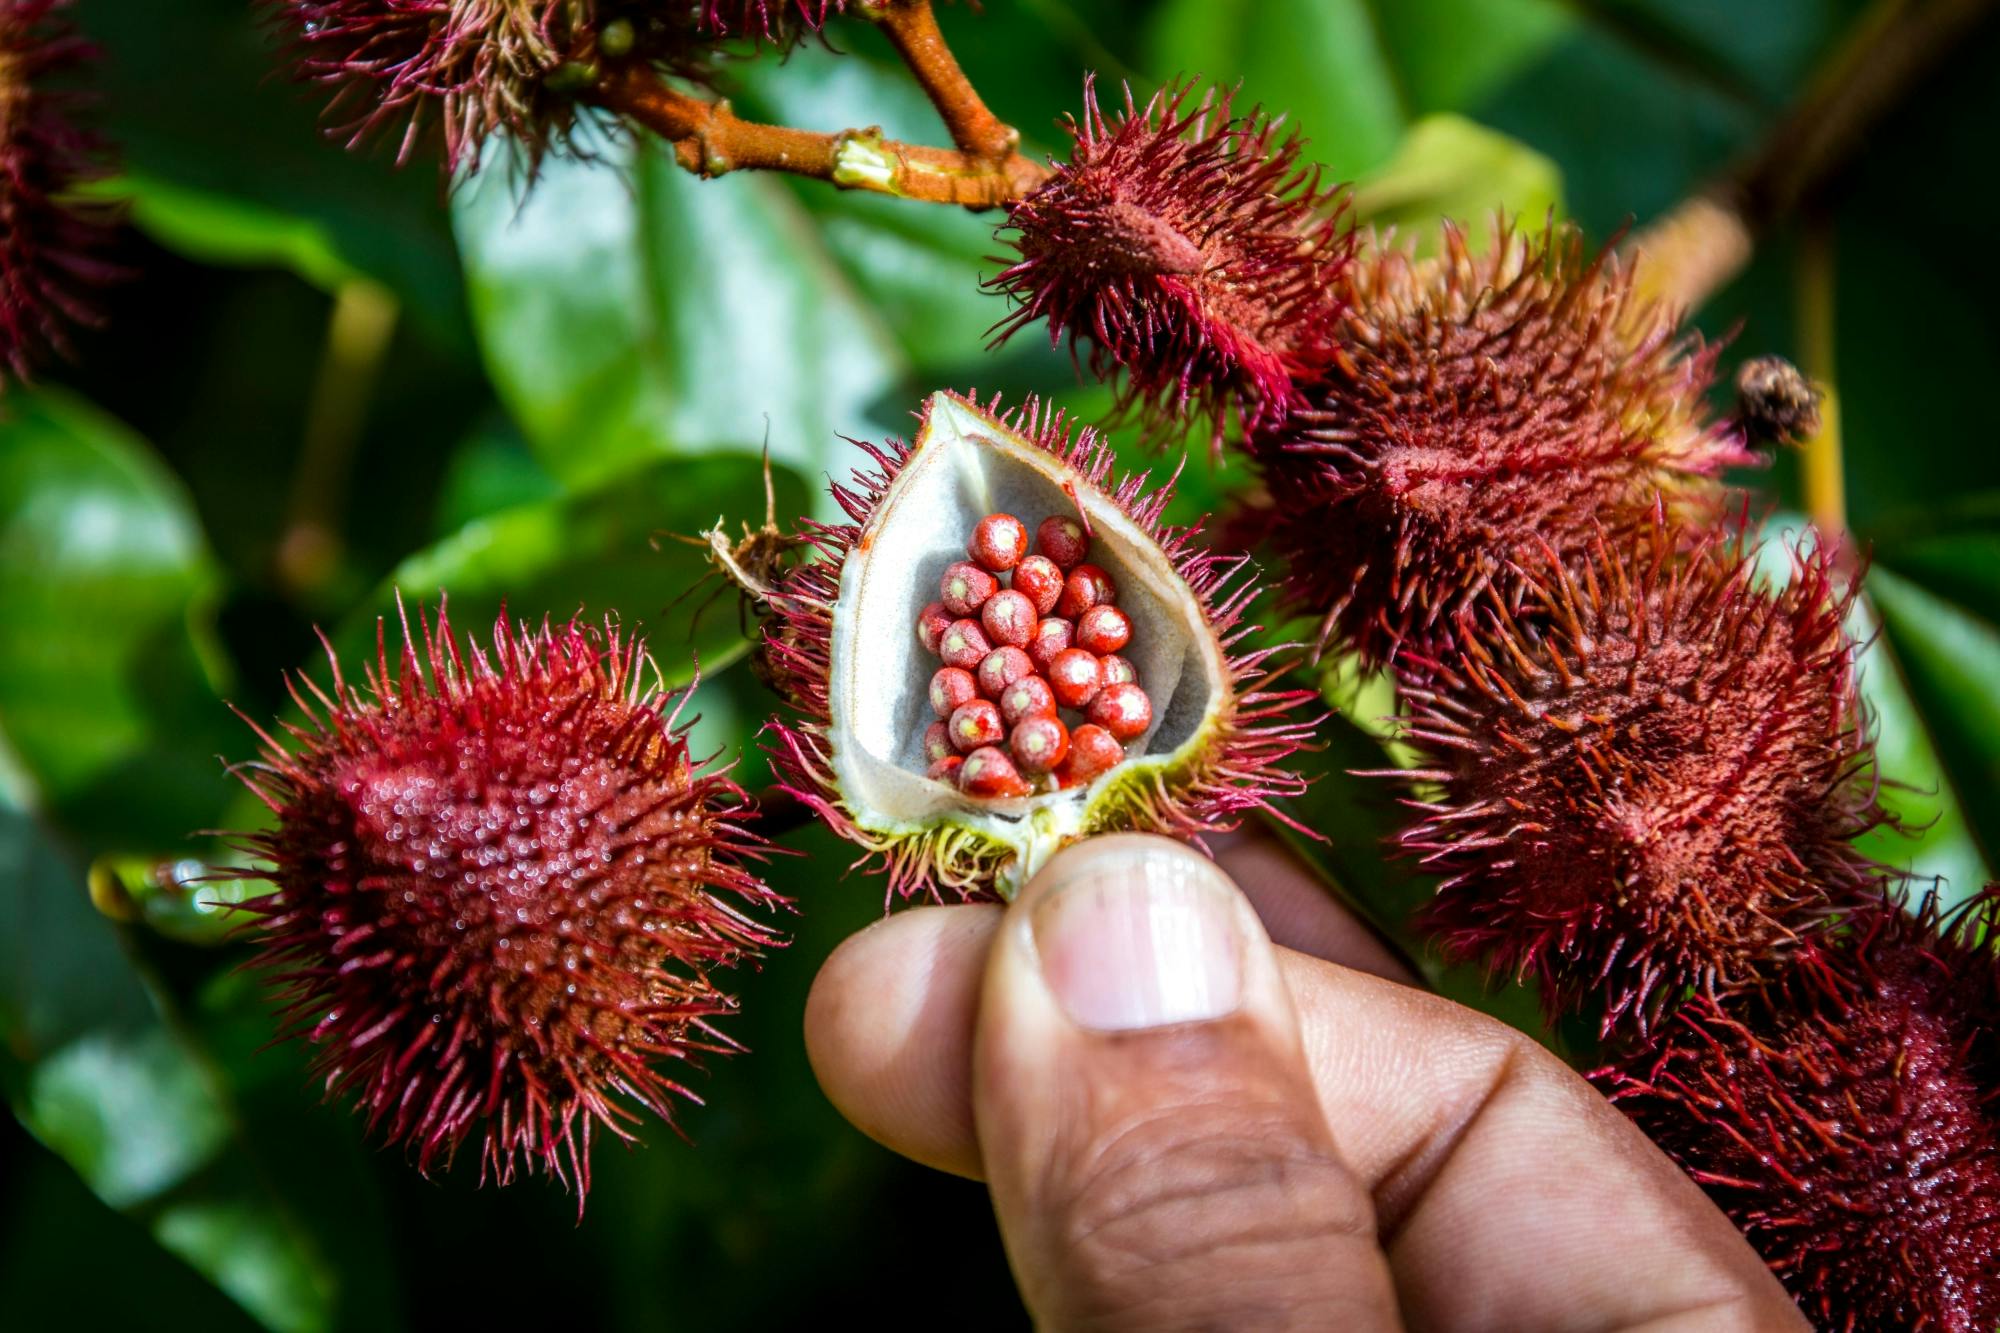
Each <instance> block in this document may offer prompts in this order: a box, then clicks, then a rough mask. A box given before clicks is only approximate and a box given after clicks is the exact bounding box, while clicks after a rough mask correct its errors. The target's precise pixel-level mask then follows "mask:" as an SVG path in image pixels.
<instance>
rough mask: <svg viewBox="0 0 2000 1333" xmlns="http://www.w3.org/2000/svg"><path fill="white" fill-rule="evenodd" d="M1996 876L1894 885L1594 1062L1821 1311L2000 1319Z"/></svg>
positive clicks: (1801, 1297) (1853, 1322)
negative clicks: (1915, 894) (1756, 972)
mask: <svg viewBox="0 0 2000 1333" xmlns="http://www.w3.org/2000/svg"><path fill="white" fill-rule="evenodd" d="M1995 893H1996V890H1995V888H1994V887H1993V886H1989V887H1988V888H1987V890H1986V892H1985V893H1984V894H1983V895H1979V896H1977V897H1975V898H1973V899H1972V900H1970V901H1968V902H1967V903H1965V904H1963V905H1961V906H1960V907H1959V908H1958V909H1956V910H1955V911H1952V912H1945V911H1943V910H1942V909H1941V908H1940V906H1939V904H1938V902H1937V900H1936V899H1935V897H1929V898H1926V899H1925V900H1924V901H1923V902H1922V903H1921V904H1920V905H1919V907H1918V910H1917V911H1916V912H1915V913H1914V914H1909V913H1905V912H1903V911H1902V910H1900V908H1899V905H1898V904H1897V903H1896V902H1895V901H1892V900H1883V901H1879V902H1877V903H1875V904H1873V905H1871V906H1869V907H1868V908H1866V909H1865V910H1863V911H1861V912H1859V913H1857V914H1856V916H1855V918H1854V919H1853V920H1852V921H1850V922H1849V923H1848V924H1847V926H1846V927H1845V929H1844V930H1843V931H1842V932H1841V933H1840V935H1838V936H1837V937H1832V938H1827V939H1823V940H1821V941H1820V942H1818V943H1817V944H1816V945H1815V946H1814V947H1812V948H1810V949H1808V950H1806V951H1804V952H1802V953H1801V954H1800V955H1799V956H1798V957H1797V958H1796V959H1795V960H1794V961H1793V962H1792V964H1791V965H1790V966H1789V967H1788V968H1786V969H1785V970H1784V972H1783V973H1781V974H1780V975H1779V976H1778V977H1777V978H1775V979H1773V981H1772V982H1771V983H1770V984H1768V985H1767V986H1765V987H1763V988H1762V989H1760V990H1759V991H1757V992H1756V993H1754V994H1748V995H1742V996H1737V997H1733V998H1731V999H1729V1000H1728V1001H1726V1002H1723V1001H1718V1000H1715V999H1711V998H1708V997H1703V998H1701V999H1698V1000H1697V1001H1696V1002H1695V1003H1693V1004H1690V1005H1689V1006H1687V1007H1686V1008H1685V1009H1683V1010H1682V1011H1681V1012H1680V1013H1679V1014H1678V1015H1677V1016H1676V1018H1675V1020H1674V1022H1673V1023H1672V1024H1671V1025H1669V1026H1668V1027H1667V1028H1666V1029H1665V1030H1664V1031H1662V1033H1661V1034H1660V1038H1659V1040H1658V1041H1657V1042H1656V1043H1655V1044H1654V1045H1652V1046H1650V1047H1648V1048H1645V1049H1642V1050H1641V1051H1639V1052H1637V1053H1636V1054H1634V1055H1633V1056H1631V1057H1630V1058H1628V1059H1627V1060H1625V1061H1624V1062H1623V1063H1622V1064H1620V1065H1619V1066H1616V1067H1613V1068H1609V1069H1604V1070H1600V1071H1598V1072H1597V1074H1596V1075H1594V1077H1595V1078H1596V1079H1597V1081H1598V1082H1599V1083H1600V1084H1601V1085H1602V1086H1603V1087H1604V1088H1605V1089H1606V1091H1607V1092H1609V1093H1610V1095H1611V1097H1612V1099H1613V1100H1614V1101H1617V1102H1618V1103H1619V1104H1620V1105H1621V1106H1622V1107H1623V1108H1624V1109H1625V1111H1626V1112H1627V1113H1628V1114H1630V1115H1631V1116H1632V1118H1633V1119H1634V1120H1636V1121H1637V1122H1638V1123H1639V1125H1640V1127H1641V1128H1643V1129H1644V1130H1645V1131H1646V1132H1647V1133H1648V1134H1649V1135H1650V1136H1651V1137H1652V1139H1653V1141H1654V1142H1655V1143H1657V1144H1659V1145H1660V1147H1661V1148H1663V1149H1665V1150H1666V1152H1667V1153H1668V1154H1669V1155H1670V1156H1672V1157H1673V1158H1674V1159H1675V1160H1676V1161H1678V1162H1679V1163H1680V1164H1681V1166H1682V1167H1683V1168H1684V1169H1685V1170H1686V1171H1687V1172H1688V1174H1689V1175H1691V1176H1693V1177H1694V1178H1695V1179H1696V1180H1697V1181H1699V1182H1700V1183H1701V1184H1702V1185H1703V1186H1705V1187H1706V1188H1707V1190H1708V1192H1709V1194H1710V1195H1711V1196H1712V1197H1713V1198H1714V1199H1715V1201H1716V1202H1717V1203H1718V1204H1719V1205H1721V1207H1722V1208H1723V1210H1724V1211H1725V1212H1727V1213H1728V1214H1729V1215H1730V1217H1731V1218H1732V1219H1733V1220H1734V1221H1735V1222H1736V1224H1737V1225H1738V1226H1740V1227H1741V1228H1742V1229H1743V1231H1744V1234H1745V1235H1746V1236H1748V1237H1749V1239H1750V1242H1751V1243H1752V1244H1753V1245H1755V1246H1756V1247H1757V1249H1758V1250H1759V1251H1760V1252H1761V1253H1762V1254H1763V1256H1764V1258H1765V1259H1766V1260H1767V1261H1768V1262H1769V1263H1770V1265H1771V1267H1772V1269H1773V1271H1775V1272H1776V1273H1777V1274H1778V1276H1779V1277H1780V1278H1781V1279H1783V1280H1784V1282H1785V1285H1786V1286H1787V1287H1789V1288H1790V1289H1791V1291H1792V1293H1793V1295H1794V1296H1796V1297H1797V1298H1798V1301H1799V1305H1800V1307H1801V1308H1802V1309H1803V1310H1804V1311H1805V1313H1806V1314H1807V1316H1808V1317H1810V1318H1811V1319H1812V1320H1813V1321H1814V1322H1815V1323H1816V1324H1817V1325H1818V1326H1819V1327H1821V1328H1827V1329H1851V1330H1857V1331H1860V1330H1867V1331H1868V1333H1876V1331H1878V1330H1879V1331H1880V1333H1890V1331H1891V1330H1896V1331H1898V1333H1900V1331H1902V1330H1911V1329H1926V1330H1936V1331H1938V1333H1944V1331H1945V1330H1962V1331H1963V1333H1975V1331H1983V1330H1988V1329H1992V1328H1994V1327H1996V1325H2000V1043H1996V1039H1995V1030H1994V1026H1993V1016H1994V1014H1995V1012H1996V1005H2000V964H1997V963H1996V961H1995V957H1994V952H1993V932H1994V929H1995V927H1996V924H2000V922H1996V916H1995V912H1996V906H2000V899H1996V896H1995Z"/></svg>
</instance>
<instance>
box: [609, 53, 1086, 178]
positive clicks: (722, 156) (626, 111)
mask: <svg viewBox="0 0 2000 1333" xmlns="http://www.w3.org/2000/svg"><path fill="white" fill-rule="evenodd" d="M954 67H955V65H954ZM594 96H595V99H596V100H597V101H598V102H599V103H600V104H602V105H603V106H605V107H607V108H609V109H611V110H613V111H616V112H619V113H620V114H622V115H625V116H628V117H630V118H631V119H632V120H634V121H636V122H638V123H639V124H641V125H644V126H645V127H646V128H647V129H650V130H652V131H653V132H654V133H655V134H658V135H659V136H660V137H661V138H663V139H666V140H667V141H669V142H670V143H672V144H673V145H674V157H675V160H676V161H678V162H679V163H680V164H681V166H683V167H685V168H686V169H687V170H689V171H692V172H694V173H696V174H697V175H701V176H720V175H722V174H723V173H724V172H729V171H782V172H786V173H788V174H790V175H794V176H805V177H809V178H811V179H813V180H823V181H829V182H831V183H832V184H834V185H837V186H840V187H841V188H843V189H850V190H870V191H873V192H875V193H877V194H888V195H894V196H896V197H898V198H902V199H917V200H922V201H924V202H926V203H934V204H958V205H960V206H962V207H966V208H975V209H977V208H996V207H999V206H1000V205H1002V204H1006V203H1008V202H1011V201H1012V200H1015V199H1018V198H1020V197H1021V196H1022V195H1024V194H1026V193H1027V192H1028V191H1030V190H1032V189H1034V188H1035V186H1037V185H1039V184H1040V183H1041V182H1042V180H1043V179H1044V178H1045V177H1046V176H1047V174H1048V171H1047V168H1045V167H1042V166H1040V165H1038V164H1037V163H1035V162H1032V161H1030V160H1029V159H1028V158H1026V157H1023V156H1022V155H1021V154H1020V153H1018V152H1013V151H1011V150H1010V151H1009V152H1008V153H1007V154H1006V155H1005V156H1004V157H1001V158H999V159H992V158H985V157H981V156H978V155H976V154H974V153H971V152H967V151H965V150H962V149H960V150H954V149H949V148H930V147H925V146H922V145H919V144H906V143H900V142H898V141H896V140H894V139H889V138H885V137H883V135H882V132H881V131H880V130H879V129H872V128H871V129H862V130H841V131H839V132H837V133H832V134H827V133H821V132H819V131H815V130H802V129H795V128H793V127H791V126H789V125H765V124H761V123H759V122H757V121H752V120H744V119H743V118H742V117H740V116H738V115H737V114H736V113H735V111H733V110H732V109H731V108H730V105H729V103H728V102H727V101H722V100H718V101H708V100H706V99H704V98H700V97H694V96H690V95H689V94H687V93H683V92H680V91H678V90H676V89H675V88H673V87H671V86H669V85H668V84H667V83H666V81H665V80H664V79H662V78H661V76H660V75H659V74H658V73H656V72H655V71H653V70H652V69H650V68H648V67H646V66H645V65H643V64H640V63H636V62H635V63H629V64H623V65H617V66H613V67H611V68H609V69H607V70H606V71H605V73H604V75H603V77H602V78H601V79H599V81H598V83H597V86H596V88H595V89H594Z"/></svg>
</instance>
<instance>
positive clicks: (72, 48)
mask: <svg viewBox="0 0 2000 1333" xmlns="http://www.w3.org/2000/svg"><path fill="white" fill-rule="evenodd" d="M68 7H69V0H0V367H3V368H5V369H8V370H11V371H12V372H13V374H14V375H16V376H18V377H25V376H26V375H27V374H28V372H29V371H30V370H31V369H32V368H33V366H34V364H35V363H36V362H37V361H38V360H39V359H40V358H41V357H42V356H43V355H45V354H46V353H49V352H57V353H62V352H66V351H67V350H68V334H69V331H70V329H72V328H74V327H76V326H78V325H91V324H94V323H96V322H97V320H96V316H95V314H94V312H93V311H92V309H91V305H90V292H91V289H92V288H94V287H98V286H101V285H102V284H104V283H106V282H108V281H110V280H112V279H113V278H116V277H117V276H119V273H120V270H119V269H118V268H117V266H116V265H113V264H110V263H107V262H105V260H104V259H102V258H101V257H100V256H101V253H102V251H103V249H104V247H105V243H106V241H107V239H108V237H109V227H108V222H107V218H106V216H105V215H104V214H103V213H102V212H101V211H98V210H93V209H92V208H90V207H89V206H87V205H84V204H81V203H79V202H78V201H77V200H76V198H75V197H74V194H73V192H74V190H75V188H76V187H77V186H78V185H80V184H82V183H84V182H85V181H89V180H92V179H95V178H96V177H98V176H101V175H102V174H103V173H104V165H103V148H102V145H101V144H100V143H99V142H98V140H97V139H96V138H95V137H94V136H92V135H91V134H89V133H88V132H86V131H85V130H83V129H81V128H79V127H78V125H77V124H76V122H75V120H74V119H73V113H74V112H75V111H76V109H77V102H78V100H79V99H78V95H77V94H76V93H75V92H74V91H73V90H71V89H68V88H64V87H62V86H61V81H62V80H63V79H65V78H66V77H68V76H69V75H71V74H73V73H74V72H75V70H76V69H77V67H78V66H79V65H80V64H82V63H83V62H84V61H85V60H87V59H89V57H90V56H91V54H92V51H91V47H90V45H89V44H88V43H87V42H85V41H84V40H83V39H82V38H80V37H78V36H77V35H76V33H75V32H73V31H72V30H71V29H70V28H69V27H68V25H66V24H65V23H63V22H62V21H61V19H60V18H59V17H58V14H59V12H60V11H62V10H64V9H67V8H68ZM0 387H4V381H0Z"/></svg>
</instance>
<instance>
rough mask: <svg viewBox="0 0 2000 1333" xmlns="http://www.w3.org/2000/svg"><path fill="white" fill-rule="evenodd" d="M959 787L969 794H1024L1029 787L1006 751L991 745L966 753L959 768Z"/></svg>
mask: <svg viewBox="0 0 2000 1333" xmlns="http://www.w3.org/2000/svg"><path fill="white" fill-rule="evenodd" d="M958 789H959V790H960V791H962V792H964V793H965V794H966V795H968V796H1026V795H1027V794H1028V790H1029V788H1028V784H1027V783H1025V782H1023V781H1021V770H1020V769H1018V768H1015V767H1014V761H1013V760H1012V759H1009V758H1008V757H1007V752H1006V751H1004V750H996V749H994V748H993V747H992V746H990V745H988V746H985V747H983V748H981V749H977V750H974V751H973V752H972V753H971V754H969V755H967V756H965V763H964V765H963V766H962V767H961V768H960V769H959V770H958Z"/></svg>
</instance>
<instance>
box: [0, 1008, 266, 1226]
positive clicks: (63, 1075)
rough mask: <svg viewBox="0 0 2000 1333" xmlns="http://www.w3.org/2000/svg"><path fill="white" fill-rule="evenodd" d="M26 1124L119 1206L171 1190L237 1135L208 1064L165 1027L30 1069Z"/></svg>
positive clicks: (93, 1038) (109, 1034) (96, 1036)
mask: <svg viewBox="0 0 2000 1333" xmlns="http://www.w3.org/2000/svg"><path fill="white" fill-rule="evenodd" d="M21 1121H22V1123H23V1124H25V1125H26V1126H27V1127H28V1130H29V1132H31V1133H32V1134H34V1136H35V1137H36V1138H38V1139H40V1140H41V1141H42V1142H43V1143H44V1144H46V1145H48V1147H50V1148H51V1149H53V1150H54V1151H55V1152H56V1153H57V1154H58V1155H60V1156H61V1157H62V1158H63V1159H64V1160H65V1161H67V1162H68V1163H69V1164H70V1165H71V1166H73V1167H75V1168H76V1172H77V1174H78V1175H80V1176H82V1177H83V1179H84V1183H85V1184H87V1185H89V1186H90V1188H91V1189H92V1190H93V1191H95V1192H96V1194H97V1197H98V1198H100V1199H102V1200H104V1202H106V1203H108V1204H110V1205H111V1206H112V1207H113V1208H130V1207H132V1206H133V1205H135V1204H141V1203H145V1202H146V1201H147V1200H149V1199H152V1198H155V1197H157V1196H158V1195H160V1194H162V1193H164V1192H166V1191H167V1190H168V1189H171V1188H172V1187H173V1186H174V1185H176V1184H179V1183H180V1182H181V1181H183V1180H185V1179H187V1177H188V1176H190V1175H192V1174H193V1173H194V1171H195V1170H196V1169H197V1168H198V1167H200V1166H201V1165H202V1164H203V1163H204V1162H206V1161H208V1159H209V1158H210V1157H212V1156H214V1155H215V1153H216V1152H217V1151H218V1150H220V1149H221V1147H222V1146H223V1144H224V1142H225V1141H226V1140H227V1139H228V1137H229V1124H228V1121H227V1119H226V1118H225V1117H224V1115H223V1113H222V1108H221V1106H220V1105H218V1104H217V1102H216V1100H215V1098H214V1097H213V1096H211V1095H210V1092H209V1089H208V1088H207V1086H206V1085H205V1084H204V1082H203V1080H202V1076H201V1071H200V1070H199V1069H197V1068H196V1066H195V1065H194V1063H193V1062H192V1061H190V1060H189V1059H188V1057H187V1053H186V1052H185V1051H183V1050H182V1049H181V1048H180V1047H179V1046H178V1045H176V1044H175V1043H174V1040H173V1038H171V1037H170V1036H168V1035H167V1032H166V1029H165V1028H162V1027H158V1026H147V1027H143V1028H141V1029H140V1030H138V1031H136V1032H117V1031H98V1032H94V1033H92V1034H91V1035H89V1036H86V1037H82V1038H80V1039H78V1040H76V1041H74V1042H71V1043H70V1044H69V1045H67V1046H65V1047H63V1048H62V1049H60V1050H58V1051H55V1052H53V1053H52V1054H51V1055H50V1056H49V1057H48V1058H47V1059H45V1060H43V1061H42V1062H41V1063H40V1064H38V1065H36V1066H35V1068H34V1069H33V1070H32V1071H31V1072H30V1074H29V1076H28V1089H27V1096H26V1098H25V1100H24V1102H23V1104H22V1107H21Z"/></svg>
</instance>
